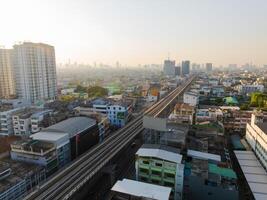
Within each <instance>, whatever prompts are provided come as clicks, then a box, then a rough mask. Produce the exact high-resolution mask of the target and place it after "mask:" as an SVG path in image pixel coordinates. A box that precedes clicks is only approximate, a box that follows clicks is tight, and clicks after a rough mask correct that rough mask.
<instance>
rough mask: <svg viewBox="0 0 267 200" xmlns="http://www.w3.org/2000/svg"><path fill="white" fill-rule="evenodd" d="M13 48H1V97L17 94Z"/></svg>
mask: <svg viewBox="0 0 267 200" xmlns="http://www.w3.org/2000/svg"><path fill="white" fill-rule="evenodd" d="M12 68H13V62H12V49H2V48H0V98H10V97H12V96H14V95H15V86H14V77H13V69H12Z"/></svg>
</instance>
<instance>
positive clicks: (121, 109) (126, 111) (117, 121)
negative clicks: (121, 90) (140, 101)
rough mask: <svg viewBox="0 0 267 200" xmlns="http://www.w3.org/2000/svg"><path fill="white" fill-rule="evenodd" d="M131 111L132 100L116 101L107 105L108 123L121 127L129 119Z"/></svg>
mask: <svg viewBox="0 0 267 200" xmlns="http://www.w3.org/2000/svg"><path fill="white" fill-rule="evenodd" d="M131 113H132V101H117V102H114V103H113V104H112V105H109V106H108V107H107V114H108V118H109V121H110V124H111V125H113V126H116V127H119V128H120V127H123V126H125V125H126V123H127V122H128V121H129V117H130V115H131Z"/></svg>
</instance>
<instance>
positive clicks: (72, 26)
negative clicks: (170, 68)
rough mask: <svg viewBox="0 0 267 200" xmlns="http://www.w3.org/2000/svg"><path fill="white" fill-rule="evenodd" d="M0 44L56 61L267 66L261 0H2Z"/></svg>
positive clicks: (266, 14) (266, 22)
mask: <svg viewBox="0 0 267 200" xmlns="http://www.w3.org/2000/svg"><path fill="white" fill-rule="evenodd" d="M0 1H1V2H0V44H1V45H5V46H6V47H11V46H12V45H13V44H14V43H15V42H16V41H25V40H30V41H33V42H44V43H49V44H51V45H54V46H55V49H56V57H57V61H58V62H65V61H67V60H68V59H71V60H72V61H78V62H88V63H93V62H94V61H96V62H103V63H109V64H114V63H115V62H116V61H119V62H120V63H127V64H132V65H134V64H139V63H141V64H146V63H162V62H163V59H165V58H166V57H167V55H168V52H169V53H170V57H171V58H172V59H176V60H177V61H181V60H183V59H189V60H191V61H194V62H199V63H205V62H213V63H215V64H217V65H219V64H228V63H237V64H243V63H245V62H253V63H255V64H267V0H0Z"/></svg>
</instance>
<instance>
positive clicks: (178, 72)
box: [175, 66, 181, 76]
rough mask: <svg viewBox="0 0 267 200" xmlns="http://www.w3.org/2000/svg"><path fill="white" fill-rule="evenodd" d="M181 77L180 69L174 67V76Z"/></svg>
mask: <svg viewBox="0 0 267 200" xmlns="http://www.w3.org/2000/svg"><path fill="white" fill-rule="evenodd" d="M180 75H181V67H180V66H176V67H175V76H180Z"/></svg>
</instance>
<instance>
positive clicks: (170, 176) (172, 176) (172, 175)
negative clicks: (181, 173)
mask: <svg viewBox="0 0 267 200" xmlns="http://www.w3.org/2000/svg"><path fill="white" fill-rule="evenodd" d="M164 175H165V177H166V178H174V177H175V175H174V174H171V173H164Z"/></svg>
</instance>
